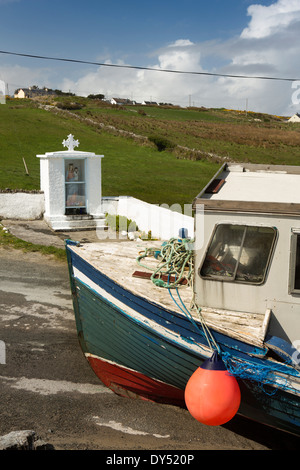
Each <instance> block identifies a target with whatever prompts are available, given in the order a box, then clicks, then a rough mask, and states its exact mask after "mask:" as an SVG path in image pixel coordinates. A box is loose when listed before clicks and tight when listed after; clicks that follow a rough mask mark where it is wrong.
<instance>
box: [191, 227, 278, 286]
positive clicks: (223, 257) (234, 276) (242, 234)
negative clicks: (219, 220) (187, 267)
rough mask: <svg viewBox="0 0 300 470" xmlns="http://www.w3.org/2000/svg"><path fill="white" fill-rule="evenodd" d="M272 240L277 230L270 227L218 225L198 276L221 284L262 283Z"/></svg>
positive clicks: (272, 243)
mask: <svg viewBox="0 0 300 470" xmlns="http://www.w3.org/2000/svg"><path fill="white" fill-rule="evenodd" d="M275 237H276V230H275V229H274V228H272V227H253V226H246V225H231V224H221V225H218V226H217V227H216V230H215V233H214V235H213V238H212V240H211V243H210V245H209V248H208V251H207V253H206V257H205V260H204V262H203V265H202V267H201V268H200V272H199V274H200V276H201V277H204V278H207V279H216V280H222V281H236V282H245V283H249V284H261V283H263V282H264V280H265V276H266V272H267V268H268V265H269V260H270V256H271V252H272V247H273V245H274V241H275Z"/></svg>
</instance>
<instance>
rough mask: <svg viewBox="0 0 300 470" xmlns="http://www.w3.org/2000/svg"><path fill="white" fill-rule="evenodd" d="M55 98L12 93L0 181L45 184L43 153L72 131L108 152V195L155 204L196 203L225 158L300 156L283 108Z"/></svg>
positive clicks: (0, 123) (84, 145)
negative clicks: (278, 111)
mask: <svg viewBox="0 0 300 470" xmlns="http://www.w3.org/2000/svg"><path fill="white" fill-rule="evenodd" d="M44 104H45V103H44ZM48 104H52V105H53V104H55V105H56V106H59V110H57V108H54V107H50V108H49V109H48V110H46V109H41V108H40V107H39V103H37V102H36V101H32V100H14V99H7V102H6V104H5V105H1V106H0V163H1V166H0V189H5V188H10V189H28V190H29V189H39V187H40V180H39V159H38V158H36V155H37V154H43V153H45V152H51V151H58V150H63V149H64V148H63V146H62V141H63V139H65V138H66V137H67V135H68V134H70V133H71V134H73V135H74V136H75V138H76V139H78V140H79V142H80V146H79V148H78V150H86V151H90V152H95V153H97V154H101V155H102V154H103V155H104V159H103V160H102V169H103V179H102V187H103V195H105V196H112V195H115V196H116V195H130V196H134V197H137V198H140V199H143V200H145V201H148V202H151V203H156V204H162V203H167V204H173V203H181V204H184V203H190V202H191V201H192V200H193V198H194V197H195V196H196V195H197V194H198V193H199V191H200V190H201V189H202V187H203V186H204V185H205V184H206V183H207V182H208V181H209V179H210V178H211V177H212V175H213V174H214V173H215V172H216V171H217V169H218V168H219V167H220V165H221V163H222V162H223V161H227V160H230V161H247V162H257V163H273V164H276V163H278V164H290V165H298V164H299V162H300V146H299V144H300V126H298V125H297V124H287V123H286V122H284V119H283V118H280V117H277V116H269V115H262V114H255V113H249V112H248V113H245V112H243V113H242V112H237V111H232V110H224V109H203V108H200V109H181V108H175V107H145V106H126V107H115V106H110V105H106V104H104V103H103V102H101V101H99V100H92V99H87V98H80V97H69V98H66V97H60V98H56V99H55V101H53V102H52V103H48ZM155 143H156V144H155ZM158 144H162V145H163V148H165V150H163V151H159V150H158V146H159V145H158ZM159 148H160V147H159ZM23 158H24V159H25V162H26V165H27V167H28V171H29V175H26V172H25V167H24V163H23Z"/></svg>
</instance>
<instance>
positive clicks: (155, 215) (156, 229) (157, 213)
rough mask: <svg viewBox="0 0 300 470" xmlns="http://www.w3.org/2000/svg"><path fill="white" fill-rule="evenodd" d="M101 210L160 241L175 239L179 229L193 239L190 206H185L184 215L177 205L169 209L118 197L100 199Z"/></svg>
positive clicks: (192, 221) (162, 205) (192, 220)
mask: <svg viewBox="0 0 300 470" xmlns="http://www.w3.org/2000/svg"><path fill="white" fill-rule="evenodd" d="M102 210H103V212H104V213H108V214H111V215H121V216H125V217H127V219H131V220H132V221H134V222H135V223H136V224H137V226H138V228H139V230H140V231H143V232H145V233H148V232H149V231H150V230H151V234H152V236H154V237H157V238H160V239H162V240H168V239H170V238H172V237H177V236H178V232H179V229H180V228H186V229H187V230H188V235H189V237H191V238H193V237H194V218H193V217H192V215H191V205H190V204H186V205H185V207H184V213H180V212H175V211H176V210H180V211H182V209H181V207H180V206H179V204H174V205H172V206H171V207H169V206H167V205H164V204H161V205H156V204H149V203H147V202H144V201H141V200H140V199H136V198H134V197H130V196H119V197H115V198H113V197H111V198H105V197H104V198H103V199H102Z"/></svg>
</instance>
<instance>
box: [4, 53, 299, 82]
mask: <svg viewBox="0 0 300 470" xmlns="http://www.w3.org/2000/svg"><path fill="white" fill-rule="evenodd" d="M0 54H7V55H14V56H19V57H29V58H32V59H43V60H57V61H60V62H72V63H76V64H87V65H97V66H101V67H115V68H126V69H136V70H151V71H153V72H165V73H177V74H189V75H208V76H212V77H228V78H252V79H257V80H279V81H287V82H294V81H298V80H300V79H299V78H281V77H264V76H251V75H232V74H225V73H212V72H190V71H184V70H169V69H158V68H154V67H141V66H135V65H120V64H104V63H101V62H92V61H87V60H78V59H65V58H60V57H48V56H41V55H33V54H23V53H18V52H9V51H0Z"/></svg>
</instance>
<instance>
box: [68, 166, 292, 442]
mask: <svg viewBox="0 0 300 470" xmlns="http://www.w3.org/2000/svg"><path fill="white" fill-rule="evenodd" d="M299 183H300V167H290V166H278V165H276V166H268V165H251V164H240V165H233V164H224V165H222V167H221V168H220V169H219V171H218V172H217V173H216V175H215V176H214V177H213V178H212V180H211V181H210V182H209V184H207V186H206V187H205V188H204V189H203V190H202V191H201V193H200V194H199V195H197V196H196V198H195V199H194V201H193V208H194V220H195V235H194V236H193V238H189V237H188V234H186V233H184V230H183V231H182V232H183V233H181V234H180V236H177V237H174V238H173V239H171V240H165V241H161V240H160V241H148V242H147V241H140V240H138V241H134V242H133V241H117V240H114V241H109V240H108V241H101V242H99V243H86V244H80V243H77V242H76V241H73V240H66V250H67V257H68V266H69V273H70V283H71V290H72V295H73V305H74V312H75V319H76V326H77V331H78V338H79V342H80V345H81V348H82V351H83V353H84V355H85V357H86V358H87V360H88V362H89V363H90V365H91V367H92V369H93V370H94V372H95V373H96V374H97V376H98V377H99V378H100V380H101V381H102V382H103V383H104V384H105V385H106V386H107V387H109V388H110V389H112V390H113V391H114V392H115V393H117V394H119V395H121V396H126V397H131V398H141V399H144V400H151V401H155V402H159V403H166V404H172V405H178V406H181V407H186V399H185V390H186V386H187V383H188V382H189V379H190V378H191V377H192V376H193V374H194V373H195V371H196V370H197V369H198V368H199V367H201V366H202V365H203V364H205V363H206V362H207V361H209V360H210V358H211V357H212V354H214V353H216V352H217V354H218V357H220V358H221V360H222V362H223V363H224V364H225V366H226V369H227V371H228V373H229V374H230V375H232V376H234V377H235V379H236V381H237V383H238V385H239V389H240V393H241V401H240V405H239V408H238V411H237V413H238V414H240V415H242V416H245V417H247V418H250V419H252V420H255V421H258V422H260V423H263V424H266V425H269V426H272V427H275V428H278V429H281V430H284V431H287V432H291V433H293V434H296V435H300V361H299V357H300V353H299V350H298V348H297V346H299V344H300V328H299V325H300V320H299V319H300V192H299Z"/></svg>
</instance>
